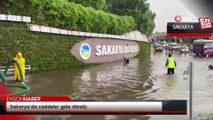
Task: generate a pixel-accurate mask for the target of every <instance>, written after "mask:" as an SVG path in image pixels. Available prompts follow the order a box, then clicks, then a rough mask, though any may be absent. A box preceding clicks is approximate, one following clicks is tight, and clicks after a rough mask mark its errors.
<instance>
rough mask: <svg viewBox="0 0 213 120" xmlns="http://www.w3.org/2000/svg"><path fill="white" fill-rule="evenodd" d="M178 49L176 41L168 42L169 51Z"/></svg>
mask: <svg viewBox="0 0 213 120" xmlns="http://www.w3.org/2000/svg"><path fill="white" fill-rule="evenodd" d="M179 49H180V45H179V44H177V43H169V45H168V50H170V51H178V50H179Z"/></svg>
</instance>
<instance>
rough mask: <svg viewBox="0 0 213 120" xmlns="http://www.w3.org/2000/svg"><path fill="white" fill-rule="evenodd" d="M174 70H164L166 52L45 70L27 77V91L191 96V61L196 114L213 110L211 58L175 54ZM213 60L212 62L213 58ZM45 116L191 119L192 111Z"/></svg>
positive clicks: (102, 96) (44, 119) (46, 119)
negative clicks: (169, 73) (171, 72)
mask: <svg viewBox="0 0 213 120" xmlns="http://www.w3.org/2000/svg"><path fill="white" fill-rule="evenodd" d="M174 58H175V59H176V62H177V69H176V71H175V72H176V74H175V75H174V76H167V75H166V72H167V70H166V68H165V62H166V59H167V53H152V54H151V56H150V58H143V59H138V58H133V59H130V64H129V65H127V66H124V65H123V63H122V61H117V62H112V63H107V64H101V65H96V66H90V67H87V68H73V69H69V70H63V71H55V72H44V73H37V74H31V75H29V76H28V80H29V81H27V82H26V84H28V85H29V86H30V87H31V91H30V92H28V93H27V94H26V95H31V96H36V95H38V96H40V95H42V96H43V95H44V96H48V95H65V96H69V97H71V98H72V99H78V100H177V99H181V100H189V69H188V67H189V62H190V61H192V62H193V83H194V84H193V87H194V92H193V96H194V100H193V104H194V106H193V108H194V113H195V114H200V113H211V112H212V111H213V104H212V101H213V70H212V71H211V70H208V65H210V64H211V61H213V58H201V57H193V56H192V55H178V54H174ZM212 64H213V62H212ZM38 118H39V119H41V120H50V119H51V120H177V119H178V120H187V119H189V116H188V115H179V116H176V115H163V116H160V115H55V116H51V115H41V116H38Z"/></svg>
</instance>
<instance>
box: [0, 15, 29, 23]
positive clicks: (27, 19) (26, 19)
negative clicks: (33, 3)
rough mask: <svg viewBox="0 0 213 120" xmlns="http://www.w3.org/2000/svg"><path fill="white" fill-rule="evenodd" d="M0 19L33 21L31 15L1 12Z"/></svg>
mask: <svg viewBox="0 0 213 120" xmlns="http://www.w3.org/2000/svg"><path fill="white" fill-rule="evenodd" d="M0 21H12V22H26V23H30V22H31V17H28V16H17V15H6V14H0Z"/></svg>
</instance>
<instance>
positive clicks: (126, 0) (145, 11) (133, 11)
mask: <svg viewBox="0 0 213 120" xmlns="http://www.w3.org/2000/svg"><path fill="white" fill-rule="evenodd" d="M107 5H108V11H109V12H112V13H115V14H118V15H128V16H132V17H134V18H135V22H136V26H135V29H137V30H139V31H140V32H142V33H144V34H146V35H150V34H152V32H153V30H154V28H155V23H154V19H155V16H156V15H155V13H153V12H152V11H151V10H150V9H149V4H148V3H147V1H146V0H107Z"/></svg>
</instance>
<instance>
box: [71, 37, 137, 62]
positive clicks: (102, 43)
mask: <svg viewBox="0 0 213 120" xmlns="http://www.w3.org/2000/svg"><path fill="white" fill-rule="evenodd" d="M139 51H140V47H139V45H138V43H137V42H134V41H126V40H115V39H101V38H90V39H87V40H84V41H81V42H79V43H77V44H75V45H74V47H73V48H72V49H71V50H70V52H71V53H72V54H73V55H74V56H76V57H77V58H78V59H79V60H81V61H83V62H86V63H106V62H111V61H116V60H121V59H123V58H124V57H125V58H132V57H134V56H136V55H137V54H138V52H139Z"/></svg>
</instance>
